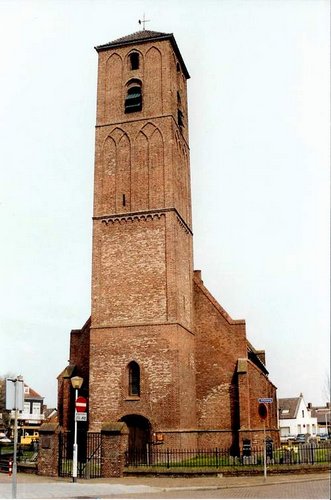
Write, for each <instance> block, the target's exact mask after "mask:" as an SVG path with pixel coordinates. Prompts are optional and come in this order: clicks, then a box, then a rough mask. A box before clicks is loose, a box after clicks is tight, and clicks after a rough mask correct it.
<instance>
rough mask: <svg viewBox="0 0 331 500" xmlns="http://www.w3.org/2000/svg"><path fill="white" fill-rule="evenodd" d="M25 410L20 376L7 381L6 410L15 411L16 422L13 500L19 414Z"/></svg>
mask: <svg viewBox="0 0 331 500" xmlns="http://www.w3.org/2000/svg"><path fill="white" fill-rule="evenodd" d="M23 408H24V382H23V377H22V376H21V375H19V376H18V377H16V378H7V379H6V409H7V410H14V411H15V420H14V458H13V476H12V477H13V479H12V498H16V496H17V417H18V412H19V411H23Z"/></svg>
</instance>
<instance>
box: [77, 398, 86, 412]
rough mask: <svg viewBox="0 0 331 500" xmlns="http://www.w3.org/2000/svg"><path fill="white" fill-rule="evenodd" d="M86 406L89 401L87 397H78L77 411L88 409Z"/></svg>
mask: <svg viewBox="0 0 331 500" xmlns="http://www.w3.org/2000/svg"><path fill="white" fill-rule="evenodd" d="M86 406H87V401H86V399H85V398H83V396H79V397H78V398H77V399H76V405H75V407H76V411H78V412H83V411H86Z"/></svg>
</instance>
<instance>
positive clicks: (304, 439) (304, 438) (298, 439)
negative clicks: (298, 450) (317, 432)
mask: <svg viewBox="0 0 331 500" xmlns="http://www.w3.org/2000/svg"><path fill="white" fill-rule="evenodd" d="M308 441H309V434H298V435H297V437H296V438H295V442H296V443H307V442H308Z"/></svg>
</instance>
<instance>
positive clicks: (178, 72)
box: [176, 63, 180, 73]
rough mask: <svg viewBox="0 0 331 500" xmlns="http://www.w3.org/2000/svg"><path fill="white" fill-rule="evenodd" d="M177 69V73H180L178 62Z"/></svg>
mask: <svg viewBox="0 0 331 500" xmlns="http://www.w3.org/2000/svg"><path fill="white" fill-rule="evenodd" d="M176 69H177V73H179V72H180V64H179V63H177V64H176Z"/></svg>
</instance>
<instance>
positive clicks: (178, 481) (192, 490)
mask: <svg viewBox="0 0 331 500" xmlns="http://www.w3.org/2000/svg"><path fill="white" fill-rule="evenodd" d="M329 485H330V483H329V475H328V474H326V473H322V474H311V475H292V474H291V475H284V474H283V475H277V476H274V477H268V478H267V479H266V481H264V479H263V477H261V476H259V477H223V476H219V477H218V476H213V477H206V476H201V477H192V478H187V477H186V478H185V477H180V478H179V477H177V478H171V477H124V478H112V479H100V480H98V479H94V480H79V481H78V482H77V483H73V482H72V481H71V480H70V479H69V478H68V479H63V478H53V479H52V478H47V477H40V476H35V475H28V474H19V475H18V481H17V498H45V499H46V498H62V499H66V498H76V499H89V498H91V499H101V498H119V499H121V498H136V499H140V498H144V499H145V498H146V499H148V498H320V499H324V498H326V499H328V498H330V494H329V493H330V490H329ZM0 498H12V478H9V477H8V476H7V475H4V474H0Z"/></svg>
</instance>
